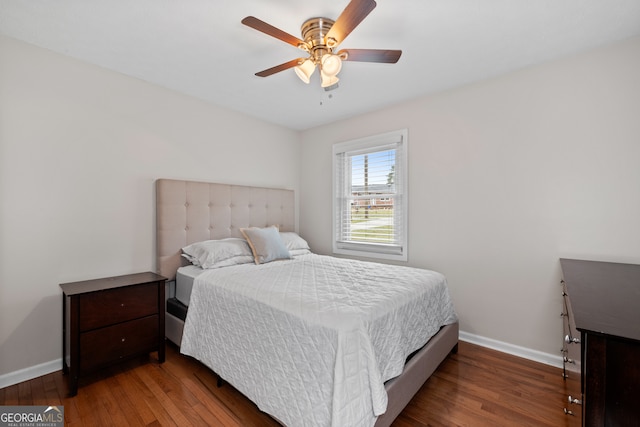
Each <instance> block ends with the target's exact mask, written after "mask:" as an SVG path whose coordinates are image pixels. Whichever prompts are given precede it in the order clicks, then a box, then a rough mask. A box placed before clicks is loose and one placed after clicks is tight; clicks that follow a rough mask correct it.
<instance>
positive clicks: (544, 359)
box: [459, 331, 562, 368]
mask: <svg viewBox="0 0 640 427" xmlns="http://www.w3.org/2000/svg"><path fill="white" fill-rule="evenodd" d="M459 337H460V340H461V341H466V342H469V343H471V344H476V345H479V346H482V347H487V348H491V349H493V350H497V351H501V352H503V353H507V354H511V355H514V356H518V357H523V358H525V359H529V360H533V361H534V362H540V363H544V364H545V365H551V366H554V367H556V368H562V356H561V355H560V354H558V355H554V354H549V353H544V352H542V351H538V350H532V349H530V348H526V347H520V346H519V345H513V344H509V343H506V342H503V341H498V340H494V339H492V338H487V337H483V336H480V335H475V334H470V333H468V332H464V331H460V333H459ZM558 353H560V352H558Z"/></svg>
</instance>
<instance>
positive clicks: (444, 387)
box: [0, 342, 576, 427]
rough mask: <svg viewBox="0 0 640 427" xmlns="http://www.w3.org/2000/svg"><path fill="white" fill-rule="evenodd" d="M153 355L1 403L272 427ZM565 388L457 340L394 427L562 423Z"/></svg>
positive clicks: (6, 393) (102, 418)
mask: <svg viewBox="0 0 640 427" xmlns="http://www.w3.org/2000/svg"><path fill="white" fill-rule="evenodd" d="M153 356H154V355H152V357H151V358H150V363H145V362H147V361H146V360H133V361H129V362H125V363H123V364H120V365H117V366H114V367H112V368H110V369H106V370H105V371H104V372H101V373H100V374H96V375H94V376H90V377H87V378H86V379H81V380H80V388H79V390H78V395H77V396H75V397H73V398H69V397H67V393H68V389H67V379H66V377H65V376H63V375H62V371H59V372H54V373H52V374H49V375H45V376H43V377H40V378H36V379H33V380H30V381H26V382H23V383H20V384H16V385H13V386H10V387H6V388H3V389H0V405H63V406H64V412H65V420H66V423H67V425H69V426H102V425H104V426H125V425H130V426H173V425H177V426H181V427H182V426H190V425H192V426H203V425H209V426H230V427H235V426H237V427H252V426H255V427H258V426H279V424H278V423H276V422H275V421H274V420H273V419H271V418H270V417H269V416H268V415H266V414H264V413H262V412H260V411H259V410H258V409H257V407H256V406H255V405H254V404H253V403H251V402H250V401H249V400H247V399H246V398H245V397H244V396H242V395H241V394H240V393H239V392H238V391H236V390H235V389H234V388H233V387H231V386H230V385H228V384H225V385H224V386H223V387H217V385H216V383H217V377H216V375H215V374H214V373H212V372H211V371H210V370H208V369H207V368H206V367H204V366H203V365H202V364H200V363H199V362H197V361H195V360H193V359H191V358H188V357H185V356H182V355H180V354H179V351H178V349H177V347H175V346H174V345H172V344H170V343H167V358H166V362H165V363H164V364H158V363H157V362H155V359H154V357H153ZM567 387H571V388H572V389H573V390H575V387H576V385H575V384H570V383H569V384H567V383H566V382H565V381H564V380H563V379H562V375H561V370H560V369H558V368H554V367H550V366H547V365H543V364H539V363H535V362H531V361H529V360H526V359H521V358H518V357H514V356H510V355H507V354H504V353H500V352H497V351H493V350H490V349H486V348H483V347H478V346H475V345H472V344H469V343H465V342H460V345H459V351H458V353H457V354H453V355H450V356H449V357H448V358H447V359H446V360H445V361H444V362H443V363H442V365H440V367H439V368H438V370H437V371H436V372H435V373H434V375H433V376H432V377H431V378H430V379H429V380H428V381H427V383H426V384H425V385H424V386H423V387H422V389H421V390H420V391H419V392H418V394H417V395H416V396H415V397H414V398H413V400H412V401H411V402H410V403H409V405H408V406H407V407H406V408H405V410H404V411H403V412H402V414H401V415H400V416H399V417H398V419H396V421H395V422H394V424H393V426H395V427H408V426H411V427H416V426H417V427H420V426H447V427H450V426H473V427H477V426H479V427H482V426H492V427H493V426H553V427H558V426H568V425H569V423H570V422H571V417H570V416H567V415H565V414H564V412H563V408H564V406H565V405H564V402H565V400H564V399H565V397H566V396H567V394H568V393H567V391H566V388H567ZM574 422H575V421H574Z"/></svg>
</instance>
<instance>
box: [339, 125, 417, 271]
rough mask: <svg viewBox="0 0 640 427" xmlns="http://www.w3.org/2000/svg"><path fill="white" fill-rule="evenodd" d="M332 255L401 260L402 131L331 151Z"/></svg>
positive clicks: (404, 162) (404, 186)
mask: <svg viewBox="0 0 640 427" xmlns="http://www.w3.org/2000/svg"><path fill="white" fill-rule="evenodd" d="M333 177H334V183H333V188H334V190H333V191H334V218H333V220H334V221H333V224H334V226H333V231H334V241H333V251H334V253H339V254H347V255H359V256H366V257H373V258H385V259H393V260H402V261H406V260H407V247H406V245H407V130H406V129H403V130H399V131H395V132H390V133H386V134H383V135H376V136H372V137H368V138H363V139H358V140H355V141H348V142H342V143H339V144H335V145H334V146H333Z"/></svg>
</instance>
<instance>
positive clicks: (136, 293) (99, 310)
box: [79, 283, 158, 331]
mask: <svg viewBox="0 0 640 427" xmlns="http://www.w3.org/2000/svg"><path fill="white" fill-rule="evenodd" d="M80 299H81V302H80V318H79V320H80V331H87V330H90V329H95V328H100V327H103V326H108V325H113V324H116V323H121V322H126V321H127V320H131V319H136V318H139V317H144V316H149V315H152V314H156V313H158V285H157V284H156V283H150V284H146V285H138V286H128V287H123V288H116V289H109V290H105V291H99V292H92V293H89V294H85V295H82V296H81V297H80Z"/></svg>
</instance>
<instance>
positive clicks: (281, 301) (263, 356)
mask: <svg viewBox="0 0 640 427" xmlns="http://www.w3.org/2000/svg"><path fill="white" fill-rule="evenodd" d="M456 321H457V317H456V314H455V311H454V309H453V305H452V302H451V299H450V296H449V293H448V288H447V284H446V279H445V278H444V276H442V275H441V274H439V273H436V272H433V271H429V270H422V269H416V268H410V267H400V266H393V265H386V264H378V263H370V262H364V261H355V260H347V259H341V258H333V257H328V256H321V255H305V256H301V257H297V258H295V259H293V260H287V261H277V262H272V263H269V264H264V265H259V266H256V265H252V264H245V265H239V266H233V267H226V268H221V269H217V270H207V271H204V272H203V273H202V274H200V275H198V276H197V278H195V280H194V284H193V290H192V294H191V300H190V305H189V311H188V314H187V319H186V321H185V328H184V335H183V339H182V345H181V352H182V353H184V354H187V355H189V356H193V357H195V358H196V359H198V360H200V361H202V362H203V363H204V364H205V365H207V366H209V367H210V368H211V369H212V370H213V371H215V372H216V373H218V374H219V375H220V376H221V377H222V378H224V379H225V380H227V381H228V382H230V383H231V384H232V385H233V386H234V387H236V388H237V389H238V390H240V391H241V392H242V393H243V394H245V395H246V396H247V397H249V399H251V400H252V401H253V402H255V403H256V404H257V405H258V407H259V408H260V409H261V410H263V411H264V412H267V413H269V414H271V415H272V416H274V417H275V418H277V419H278V420H280V421H281V422H283V423H284V424H285V425H287V426H289V427H295V426H333V427H339V426H349V427H356V426H372V425H373V424H374V423H375V420H376V417H377V416H378V415H380V414H382V413H384V412H385V410H386V405H387V396H386V391H385V389H384V382H385V381H386V380H388V379H391V378H394V377H395V376H398V375H400V374H401V373H402V370H403V367H404V362H405V360H406V358H407V357H408V356H409V355H410V354H411V353H412V352H414V351H415V350H417V349H419V348H420V347H422V346H423V345H424V344H425V343H426V342H427V341H428V340H429V339H430V338H431V337H432V336H433V335H435V334H436V333H437V332H438V330H439V329H440V327H442V326H444V325H447V324H451V323H454V322H456Z"/></svg>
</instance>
